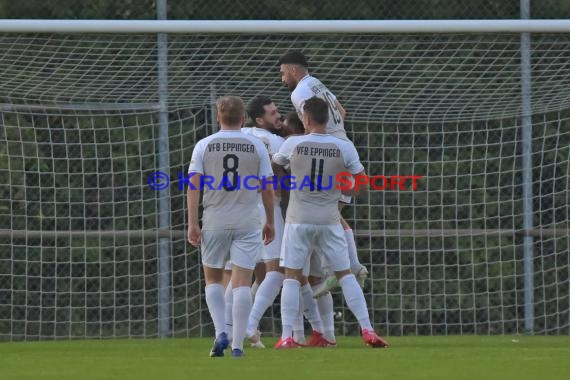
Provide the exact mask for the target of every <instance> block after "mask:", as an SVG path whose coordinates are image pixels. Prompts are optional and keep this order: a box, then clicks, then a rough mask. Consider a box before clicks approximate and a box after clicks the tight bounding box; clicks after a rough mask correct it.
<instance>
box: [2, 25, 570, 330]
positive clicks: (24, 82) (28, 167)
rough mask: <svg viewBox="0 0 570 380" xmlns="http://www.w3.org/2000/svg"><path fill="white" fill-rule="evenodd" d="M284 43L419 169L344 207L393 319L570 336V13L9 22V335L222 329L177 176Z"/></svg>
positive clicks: (405, 323) (361, 133)
mask: <svg viewBox="0 0 570 380" xmlns="http://www.w3.org/2000/svg"><path fill="white" fill-rule="evenodd" d="M531 33H532V34H531ZM156 34H159V38H157V36H156ZM289 49H301V50H303V51H304V52H306V54H307V56H308V57H309V63H310V70H311V72H313V73H314V74H315V75H316V76H317V77H319V78H320V79H322V80H323V82H324V83H326V84H327V86H328V87H329V88H331V89H332V90H333V92H334V93H335V94H337V96H338V97H339V99H340V101H341V103H343V105H344V106H345V108H346V109H347V110H348V118H347V130H348V132H349V137H350V138H351V139H352V140H353V141H354V143H355V146H356V147H357V149H358V151H359V154H360V156H361V159H362V160H363V162H364V164H365V166H366V170H367V172H368V173H371V174H386V175H410V174H416V175H422V176H423V179H422V180H421V181H420V182H419V186H418V190H417V191H413V192H412V191H370V193H369V194H367V195H364V196H362V197H359V198H358V199H357V201H356V204H355V205H354V206H353V207H349V208H347V210H348V213H347V215H346V216H347V217H348V219H349V221H350V224H351V225H353V227H354V229H355V235H356V236H357V242H358V248H359V256H360V259H361V261H362V262H363V263H364V264H365V265H366V266H367V267H368V268H369V270H370V278H369V280H368V281H367V284H366V288H365V293H366V296H367V299H368V303H369V306H370V314H371V317H372V319H373V321H374V323H375V324H376V325H377V326H378V327H379V329H380V331H381V332H382V333H383V334H387V335H405V334H464V333H465V334H494V333H502V334H506V333H520V332H535V333H541V334H570V254H569V252H570V217H569V215H570V182H569V181H570V180H569V179H568V178H570V164H569V162H570V97H569V95H568V94H569V92H568V89H569V88H570V20H402V21H394V20H326V21H325V20H302V21H299V20H281V21H274V20H267V21H235V20H201V21H180V20H176V21H174V20H168V21H166V20H156V21H155V20H126V21H122V20H0V178H2V180H1V181H0V299H2V300H7V302H0V340H33V339H54V338H93V337H96V338H100V337H152V336H202V335H207V334H208V333H209V331H210V330H211V328H212V326H211V324H210V323H209V319H208V318H207V316H206V313H205V310H206V308H205V304H204V301H203V299H202V294H203V284H202V279H201V272H200V266H199V260H198V256H197V253H196V251H195V250H193V249H192V248H191V247H190V246H189V245H188V244H187V243H186V242H185V240H186V239H185V236H186V232H185V228H186V227H187V224H186V213H185V205H184V192H183V191H182V190H179V189H178V187H177V186H178V173H181V172H184V171H185V168H187V165H188V162H189V159H190V154H191V151H192V148H193V146H194V144H195V142H196V141H197V140H199V139H200V138H203V137H205V136H206V135H207V134H209V133H211V132H212V131H214V130H215V129H216V125H215V124H216V123H215V117H214V116H215V115H214V114H213V106H212V105H213V103H214V101H215V99H216V97H217V96H220V95H225V94H235V95H239V96H241V97H243V98H244V100H245V101H248V100H249V99H251V98H252V97H253V96H255V95H259V94H264V95H268V96H271V97H272V98H273V99H274V100H275V101H276V103H277V104H278V106H279V108H280V110H281V111H282V113H284V112H285V111H289V110H291V109H292V107H291V104H290V100H289V98H288V95H289V94H288V92H287V91H286V90H285V89H284V88H283V86H282V85H281V83H280V81H279V76H278V67H277V60H278V58H279V56H280V55H281V54H282V53H284V52H285V51H287V50H289ZM154 171H162V172H165V173H168V175H169V176H170V179H171V184H170V187H169V188H168V189H167V190H166V191H160V192H157V191H154V190H152V189H150V188H149V186H148V183H147V179H148V176H149V175H150V174H151V173H152V172H154ZM5 179H6V180H5ZM339 300H340V298H339V297H338V295H336V296H335V301H339ZM337 304H338V308H340V311H343V313H342V314H343V315H344V316H345V319H344V320H339V321H337V326H336V327H337V328H338V329H339V332H340V333H345V334H353V333H355V332H356V326H357V324H356V322H355V321H354V320H353V319H350V317H349V315H350V313H348V312H344V311H345V310H344V306H342V303H341V302H337ZM275 312H277V309H276V310H271V311H270V314H271V315H270V316H269V317H268V318H265V319H264V321H263V324H262V329H264V332H275V329H276V327H277V326H278V325H279V323H278V322H279V321H278V320H277V321H276V319H275V318H274V317H275Z"/></svg>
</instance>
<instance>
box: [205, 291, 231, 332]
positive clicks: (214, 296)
mask: <svg viewBox="0 0 570 380" xmlns="http://www.w3.org/2000/svg"><path fill="white" fill-rule="evenodd" d="M205 292H206V305H208V310H209V311H210V316H211V317H212V322H214V329H215V330H216V338H217V337H218V336H219V335H220V334H221V333H223V332H225V331H226V330H225V327H226V301H225V300H224V287H223V286H222V284H210V285H207V286H206V289H205Z"/></svg>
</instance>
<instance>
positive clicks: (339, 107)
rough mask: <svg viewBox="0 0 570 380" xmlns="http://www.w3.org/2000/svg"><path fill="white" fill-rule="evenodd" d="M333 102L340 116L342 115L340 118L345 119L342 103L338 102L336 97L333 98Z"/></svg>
mask: <svg viewBox="0 0 570 380" xmlns="http://www.w3.org/2000/svg"><path fill="white" fill-rule="evenodd" d="M334 103H335V105H336V108H337V109H338V112H340V116H341V117H342V119H343V120H344V119H346V110H345V109H344V107H343V106H342V104H340V102H339V101H338V99H335V101H334Z"/></svg>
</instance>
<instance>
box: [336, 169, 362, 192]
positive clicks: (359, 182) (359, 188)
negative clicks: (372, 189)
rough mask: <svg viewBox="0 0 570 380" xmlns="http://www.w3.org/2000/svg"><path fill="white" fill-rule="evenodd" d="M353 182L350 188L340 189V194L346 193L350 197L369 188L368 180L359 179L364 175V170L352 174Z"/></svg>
mask: <svg viewBox="0 0 570 380" xmlns="http://www.w3.org/2000/svg"><path fill="white" fill-rule="evenodd" d="M353 177H354V178H353V183H355V186H353V187H352V188H350V189H348V190H342V191H341V192H342V194H344V195H348V196H350V197H353V196H356V195H359V194H363V193H366V192H367V191H368V188H369V184H368V180H366V181H363V180H359V178H360V179H362V178H364V177H366V171H364V170H363V171H361V172H360V173H357V174H354V175H353Z"/></svg>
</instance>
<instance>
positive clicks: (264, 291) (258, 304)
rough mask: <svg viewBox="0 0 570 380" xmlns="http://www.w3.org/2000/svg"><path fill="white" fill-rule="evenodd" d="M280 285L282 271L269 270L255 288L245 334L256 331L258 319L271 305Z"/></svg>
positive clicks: (249, 334) (248, 334) (251, 333)
mask: <svg viewBox="0 0 570 380" xmlns="http://www.w3.org/2000/svg"><path fill="white" fill-rule="evenodd" d="M282 285H283V274H282V273H280V272H276V271H271V272H268V273H267V274H266V275H265V279H264V280H263V282H262V283H261V285H259V289H257V294H256V296H255V302H254V303H253V307H252V308H251V313H250V314H249V320H248V322H247V336H252V335H254V334H255V333H256V332H257V328H258V326H259V321H261V318H262V317H263V314H264V313H265V311H266V310H267V309H268V308H269V307H270V306H271V305H273V302H274V301H275V298H276V297H277V295H278V294H279V291H280V290H281V286H282Z"/></svg>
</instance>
